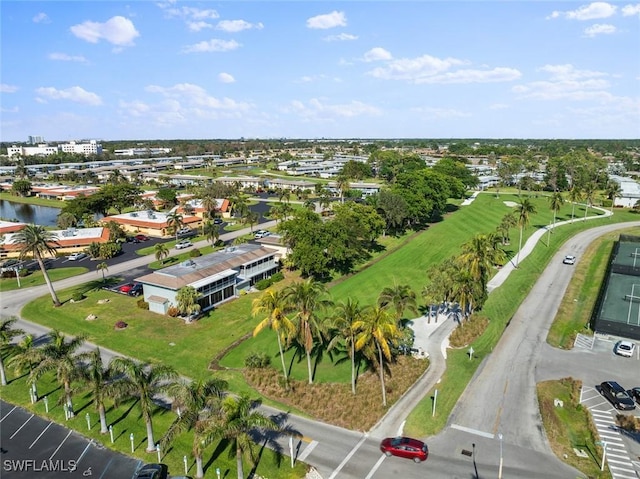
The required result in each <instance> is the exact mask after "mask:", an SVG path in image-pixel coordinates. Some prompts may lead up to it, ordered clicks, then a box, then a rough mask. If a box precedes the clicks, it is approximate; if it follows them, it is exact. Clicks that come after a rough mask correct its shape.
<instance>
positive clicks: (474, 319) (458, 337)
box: [449, 314, 489, 348]
mask: <svg viewBox="0 0 640 479" xmlns="http://www.w3.org/2000/svg"><path fill="white" fill-rule="evenodd" d="M487 326H489V319H488V318H486V317H484V316H480V315H476V314H472V315H471V316H470V317H469V319H467V320H466V321H463V322H462V324H460V326H458V327H457V328H456V329H454V330H453V333H451V336H449V344H451V346H452V347H454V348H463V347H466V346H468V345H470V344H471V343H473V342H474V341H475V340H476V339H477V338H479V337H480V336H481V335H482V333H484V330H485V329H487Z"/></svg>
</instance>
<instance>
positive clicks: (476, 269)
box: [457, 234, 506, 290]
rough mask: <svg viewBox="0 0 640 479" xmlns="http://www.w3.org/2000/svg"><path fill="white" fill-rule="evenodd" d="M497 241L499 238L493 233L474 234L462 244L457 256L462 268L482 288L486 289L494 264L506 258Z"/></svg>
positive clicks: (500, 262) (501, 262)
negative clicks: (460, 251)
mask: <svg viewBox="0 0 640 479" xmlns="http://www.w3.org/2000/svg"><path fill="white" fill-rule="evenodd" d="M499 243H500V239H499V238H498V236H497V235H495V234H488V235H483V234H479V235H475V236H474V237H472V238H471V239H470V240H469V241H467V242H466V243H465V244H463V245H462V253H461V254H460V256H458V258H457V261H458V263H459V264H460V265H461V267H462V269H463V270H467V271H469V273H471V276H472V278H473V279H474V281H477V282H478V284H479V285H480V287H481V289H482V290H485V289H486V287H487V283H488V282H489V278H490V276H491V271H492V270H493V268H494V267H495V265H498V264H500V265H501V264H504V262H505V260H506V256H505V253H504V251H502V249H501V248H500V247H499Z"/></svg>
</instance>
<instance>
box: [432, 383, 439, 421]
mask: <svg viewBox="0 0 640 479" xmlns="http://www.w3.org/2000/svg"><path fill="white" fill-rule="evenodd" d="M437 401H438V390H437V389H436V392H435V393H433V411H432V412H431V417H433V416H435V415H436V402H437Z"/></svg>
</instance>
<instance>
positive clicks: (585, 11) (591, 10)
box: [547, 2, 618, 20]
mask: <svg viewBox="0 0 640 479" xmlns="http://www.w3.org/2000/svg"><path fill="white" fill-rule="evenodd" d="M617 8H618V7H616V6H615V5H611V4H610V3H607V2H593V3H590V4H589V5H583V6H581V7H580V8H578V9H576V10H567V11H564V12H562V11H558V10H556V11H554V12H553V13H552V14H551V15H550V16H549V17H547V18H560V17H563V18H566V19H568V20H595V19H597V18H608V17H611V16H612V15H614V14H615V13H616V9H617Z"/></svg>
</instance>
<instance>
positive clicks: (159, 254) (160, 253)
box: [153, 243, 169, 264]
mask: <svg viewBox="0 0 640 479" xmlns="http://www.w3.org/2000/svg"><path fill="white" fill-rule="evenodd" d="M153 250H154V252H155V256H156V261H161V262H162V264H164V260H165V259H167V257H168V256H169V248H167V245H166V244H164V243H156V244H155V246H154V247H153Z"/></svg>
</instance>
